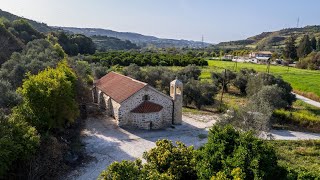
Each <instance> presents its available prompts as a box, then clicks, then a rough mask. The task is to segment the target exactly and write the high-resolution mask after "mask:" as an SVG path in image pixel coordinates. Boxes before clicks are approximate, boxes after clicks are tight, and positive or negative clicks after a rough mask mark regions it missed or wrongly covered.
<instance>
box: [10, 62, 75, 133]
mask: <svg viewBox="0 0 320 180" xmlns="http://www.w3.org/2000/svg"><path fill="white" fill-rule="evenodd" d="M76 80H77V77H76V75H75V73H74V72H73V71H72V70H71V69H70V68H69V67H68V66H67V64H66V62H65V61H63V62H62V63H60V64H59V65H58V67H57V68H56V69H52V68H48V69H46V70H44V71H42V72H40V73H39V74H37V75H30V74H29V75H28V78H27V79H26V80H25V81H24V82H23V85H22V87H21V88H19V89H18V92H19V94H20V95H21V96H22V97H23V103H22V104H21V105H20V106H19V107H18V108H16V109H15V111H16V112H17V113H20V114H22V115H24V116H25V117H26V119H27V121H28V122H29V123H30V124H32V125H34V126H35V127H36V128H37V129H38V130H39V131H41V132H43V131H47V130H50V129H54V128H63V127H64V126H65V125H66V124H68V123H71V122H73V121H74V120H75V118H76V117H77V116H78V114H79V110H78V106H77V103H76V101H75V83H76Z"/></svg>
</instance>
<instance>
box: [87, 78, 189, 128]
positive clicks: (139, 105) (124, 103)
mask: <svg viewBox="0 0 320 180" xmlns="http://www.w3.org/2000/svg"><path fill="white" fill-rule="evenodd" d="M182 90H183V84H182V82H180V81H179V80H178V79H175V80H174V81H172V82H171V83H170V96H168V95H166V94H164V93H162V92H160V91H158V90H156V89H155V88H153V87H151V86H150V85H148V84H147V83H144V82H141V81H138V80H135V79H133V78H130V77H127V76H124V75H121V74H118V73H115V72H110V73H108V74H107V75H105V76H103V77H102V78H101V79H99V80H97V81H95V83H94V86H93V88H92V94H93V101H94V102H95V103H98V105H99V107H100V108H102V109H104V110H105V111H106V113H107V114H108V115H109V116H112V117H114V118H115V119H116V120H117V123H118V125H119V126H128V127H137V128H140V129H160V128H164V127H168V126H170V125H172V124H181V123H182Z"/></svg>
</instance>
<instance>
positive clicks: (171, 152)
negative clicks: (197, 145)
mask: <svg viewBox="0 0 320 180" xmlns="http://www.w3.org/2000/svg"><path fill="white" fill-rule="evenodd" d="M176 144H177V145H176V146H175V145H174V144H172V142H171V141H169V140H166V139H164V140H158V141H157V142H156V147H155V148H153V149H151V150H150V151H148V152H145V153H144V154H143V158H144V159H145V160H146V161H147V165H146V167H147V169H155V170H156V171H158V172H159V173H164V174H167V175H169V176H170V177H173V179H195V178H196V177H197V176H196V170H195V165H196V162H195V159H194V150H193V147H192V146H190V147H187V146H186V145H185V144H183V143H181V142H176Z"/></svg>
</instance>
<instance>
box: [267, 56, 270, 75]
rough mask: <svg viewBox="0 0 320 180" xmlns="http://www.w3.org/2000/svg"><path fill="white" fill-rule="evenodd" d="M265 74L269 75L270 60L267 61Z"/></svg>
mask: <svg viewBox="0 0 320 180" xmlns="http://www.w3.org/2000/svg"><path fill="white" fill-rule="evenodd" d="M266 71H267V73H268V74H269V73H270V58H269V59H268V62H267V70H266Z"/></svg>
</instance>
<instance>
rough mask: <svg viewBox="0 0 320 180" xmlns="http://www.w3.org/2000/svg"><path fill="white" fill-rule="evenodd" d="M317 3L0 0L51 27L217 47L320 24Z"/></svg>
mask: <svg viewBox="0 0 320 180" xmlns="http://www.w3.org/2000/svg"><path fill="white" fill-rule="evenodd" d="M319 7H320V1H319V0H305V1H304V0H263V1H262V0H0V9H2V10H5V11H9V12H11V13H14V14H16V15H19V16H23V17H26V18H31V19H34V20H37V21H40V22H45V23H47V24H48V25H52V26H73V27H97V28H105V29H111V30H116V31H125V32H137V33H141V34H145V35H154V36H157V37H162V38H174V39H187V40H201V36H202V35H203V36H204V39H205V41H207V42H212V43H217V42H221V41H230V40H237V39H244V38H247V37H249V36H252V35H256V34H259V33H261V32H265V31H272V30H279V29H282V28H289V27H295V26H296V24H297V18H298V17H300V26H305V25H316V24H320V14H319V13H317V12H319Z"/></svg>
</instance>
